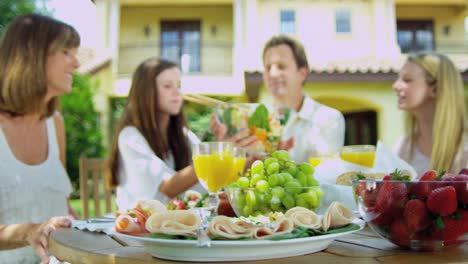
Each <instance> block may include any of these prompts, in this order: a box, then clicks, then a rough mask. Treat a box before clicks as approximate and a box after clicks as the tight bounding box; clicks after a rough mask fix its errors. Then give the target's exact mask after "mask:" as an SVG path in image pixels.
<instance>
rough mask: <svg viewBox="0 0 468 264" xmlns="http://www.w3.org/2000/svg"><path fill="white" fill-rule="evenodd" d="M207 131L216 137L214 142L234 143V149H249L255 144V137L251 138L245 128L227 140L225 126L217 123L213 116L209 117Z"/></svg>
mask: <svg viewBox="0 0 468 264" xmlns="http://www.w3.org/2000/svg"><path fill="white" fill-rule="evenodd" d="M209 129H210V130H211V133H213V135H214V136H215V137H216V140H218V141H230V142H232V143H234V145H235V146H236V147H241V148H246V149H249V148H253V147H254V146H255V145H256V144H257V137H256V136H251V135H250V133H249V129H248V128H245V129H243V130H241V131H239V132H238V133H237V134H235V135H233V136H232V137H229V138H227V129H226V126H225V125H224V124H223V123H221V122H219V120H218V119H217V118H216V117H215V116H214V115H212V116H211V119H210V127H209Z"/></svg>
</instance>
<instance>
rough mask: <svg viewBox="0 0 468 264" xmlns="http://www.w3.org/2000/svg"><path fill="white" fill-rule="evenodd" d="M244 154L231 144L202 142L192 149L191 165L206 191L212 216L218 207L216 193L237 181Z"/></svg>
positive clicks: (243, 163)
mask: <svg viewBox="0 0 468 264" xmlns="http://www.w3.org/2000/svg"><path fill="white" fill-rule="evenodd" d="M245 156H246V152H245V150H244V149H242V148H238V147H235V146H234V145H233V143H231V142H204V143H200V144H197V145H195V147H194V149H193V157H192V159H193V165H194V167H195V173H196V174H197V177H198V180H199V181H200V183H201V184H202V186H203V187H204V188H205V189H206V190H208V193H209V197H208V207H209V210H210V211H211V213H212V215H213V214H214V213H215V212H216V208H217V205H218V195H217V192H218V191H219V190H220V189H221V188H222V187H224V186H227V185H229V184H230V183H232V182H234V181H236V180H237V178H238V177H239V175H240V174H242V172H243V171H244V166H245V162H246V157H245Z"/></svg>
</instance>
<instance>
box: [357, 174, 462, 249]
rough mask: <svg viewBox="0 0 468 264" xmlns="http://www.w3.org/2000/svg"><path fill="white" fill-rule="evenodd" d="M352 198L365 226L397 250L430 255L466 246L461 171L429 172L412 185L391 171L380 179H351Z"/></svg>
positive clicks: (407, 179) (402, 175) (402, 176)
mask: <svg viewBox="0 0 468 264" xmlns="http://www.w3.org/2000/svg"><path fill="white" fill-rule="evenodd" d="M353 193H354V196H355V199H356V203H357V205H358V208H359V213H360V214H361V217H362V218H363V219H364V220H365V221H366V223H367V224H368V225H369V226H370V227H371V228H372V229H373V230H374V231H375V232H376V233H378V234H379V235H380V236H381V237H383V238H385V239H387V240H388V241H390V242H392V243H393V244H396V245H398V246H400V247H404V248H408V249H412V250H418V251H434V250H440V249H442V248H444V247H445V246H448V245H459V244H463V243H465V242H467V241H468V169H466V168H465V169H462V170H461V171H460V173H459V174H458V175H453V174H445V173H443V172H436V171H435V170H429V171H427V172H425V173H424V174H423V175H422V176H421V177H420V178H419V180H417V181H411V180H410V178H409V176H407V175H404V173H402V172H401V171H399V170H395V171H394V172H392V173H389V174H388V175H386V176H385V177H384V178H383V179H382V180H375V179H361V180H354V181H353Z"/></svg>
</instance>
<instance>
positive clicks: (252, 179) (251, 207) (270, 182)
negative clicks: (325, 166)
mask: <svg viewBox="0 0 468 264" xmlns="http://www.w3.org/2000/svg"><path fill="white" fill-rule="evenodd" d="M227 192H228V196H229V200H230V201H231V206H232V207H233V209H234V210H235V211H236V213H237V214H238V215H242V216H250V215H252V216H257V215H267V214H269V213H271V212H286V211H287V210H288V209H290V208H292V207H295V206H301V207H305V208H308V209H311V210H315V209H316V208H318V207H319V205H320V200H321V198H322V196H323V191H322V189H321V188H320V185H319V183H318V181H317V180H316V179H315V178H314V167H313V166H312V165H310V164H309V163H302V164H296V163H295V162H294V161H292V160H291V159H290V156H289V153H288V152H287V151H284V150H277V151H274V152H273V153H272V154H271V156H270V157H267V158H265V159H264V160H256V161H255V162H253V164H252V166H251V167H250V168H249V169H248V170H247V171H246V172H245V174H244V175H243V176H242V177H239V179H238V180H237V181H236V182H234V183H232V184H231V185H230V186H229V188H228V189H227Z"/></svg>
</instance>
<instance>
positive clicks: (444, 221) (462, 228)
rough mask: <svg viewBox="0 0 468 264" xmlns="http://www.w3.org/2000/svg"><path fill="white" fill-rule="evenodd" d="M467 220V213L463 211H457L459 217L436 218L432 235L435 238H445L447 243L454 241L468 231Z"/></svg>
mask: <svg viewBox="0 0 468 264" xmlns="http://www.w3.org/2000/svg"><path fill="white" fill-rule="evenodd" d="M465 211H466V210H465ZM467 221H468V219H467V215H466V214H465V215H463V214H461V213H457V217H452V216H444V217H441V218H439V219H438V220H436V223H435V225H434V226H433V228H432V236H433V238H435V239H440V240H443V241H444V242H445V243H446V244H450V243H454V242H456V241H457V239H458V238H459V237H461V236H462V235H463V234H465V233H466V232H467V228H468V222H467Z"/></svg>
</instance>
